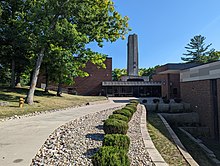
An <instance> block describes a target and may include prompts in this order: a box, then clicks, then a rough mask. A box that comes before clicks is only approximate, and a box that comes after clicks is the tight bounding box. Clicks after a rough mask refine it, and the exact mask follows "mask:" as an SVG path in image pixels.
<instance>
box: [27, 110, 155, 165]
mask: <svg viewBox="0 0 220 166" xmlns="http://www.w3.org/2000/svg"><path fill="white" fill-rule="evenodd" d="M115 109H119V107H118V108H115ZM115 109H108V110H104V111H101V112H98V113H95V114H89V115H86V116H83V117H81V118H78V119H76V120H73V121H71V122H69V123H67V124H65V125H63V126H61V127H59V128H58V129H56V130H55V131H54V132H53V133H52V134H51V135H50V136H49V138H48V139H47V140H46V141H45V143H44V145H43V146H42V147H41V149H40V150H39V152H38V153H37V155H36V156H35V158H34V159H33V160H32V163H31V166H45V165H50V166H52V165H53V166H75V165H77V166H78V165H80V166H92V162H91V159H90V157H91V156H92V155H94V154H95V153H96V152H97V151H98V149H99V147H101V146H102V140H103V138H104V131H103V120H105V119H107V118H108V116H109V115H111V114H112V112H113V111H114V110H115ZM141 114H142V110H141V107H138V110H137V112H136V113H135V114H134V115H133V117H132V119H131V121H130V122H129V130H128V134H127V135H128V136H129V137H130V139H131V144H130V147H129V152H128V156H129V158H130V159H131V166H147V165H149V166H152V165H154V164H153V163H152V162H151V159H150V158H149V155H148V153H147V151H146V150H145V146H144V143H143V140H142V135H141V130H140V117H141Z"/></svg>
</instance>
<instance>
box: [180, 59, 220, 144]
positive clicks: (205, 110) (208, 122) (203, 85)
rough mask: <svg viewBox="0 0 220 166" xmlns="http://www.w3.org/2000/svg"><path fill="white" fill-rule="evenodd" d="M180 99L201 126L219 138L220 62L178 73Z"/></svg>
mask: <svg viewBox="0 0 220 166" xmlns="http://www.w3.org/2000/svg"><path fill="white" fill-rule="evenodd" d="M180 88H181V98H182V99H183V101H185V102H188V103H191V105H192V108H193V110H195V111H196V112H198V114H199V117H200V122H201V124H202V125H205V126H208V127H209V128H210V133H211V136H212V137H213V138H215V139H216V140H219V138H220V104H219V103H220V61H217V62H213V63H208V64H204V65H200V66H197V67H192V68H190V69H186V70H182V71H181V72H180Z"/></svg>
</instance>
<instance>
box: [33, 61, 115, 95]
mask: <svg viewBox="0 0 220 166" xmlns="http://www.w3.org/2000/svg"><path fill="white" fill-rule="evenodd" d="M105 65H106V69H103V68H97V66H96V65H94V64H92V63H90V62H89V63H88V64H87V66H86V68H85V69H83V70H84V71H86V72H88V73H89V74H90V76H88V77H83V78H82V77H78V78H76V79H75V84H74V85H72V86H68V85H63V92H66V93H68V92H70V93H72V92H73V90H76V91H77V94H78V95H99V94H100V93H101V90H102V88H101V83H102V81H111V80H112V58H107V59H106V61H105ZM41 83H45V76H44V74H43V73H42V72H41V73H40V74H39V78H38V83H37V87H40V86H41ZM57 86H58V85H57V84H54V83H50V85H49V89H50V90H55V91H56V90H57ZM68 88H71V89H72V90H71V91H72V92H71V91H69V90H68Z"/></svg>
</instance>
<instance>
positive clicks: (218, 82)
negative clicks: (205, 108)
mask: <svg viewBox="0 0 220 166" xmlns="http://www.w3.org/2000/svg"><path fill="white" fill-rule="evenodd" d="M217 93H218V127H219V138H220V79H218V80H217Z"/></svg>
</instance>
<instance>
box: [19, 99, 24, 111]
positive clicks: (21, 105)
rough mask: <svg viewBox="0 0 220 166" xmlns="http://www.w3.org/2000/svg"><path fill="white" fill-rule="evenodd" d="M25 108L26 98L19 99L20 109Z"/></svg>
mask: <svg viewBox="0 0 220 166" xmlns="http://www.w3.org/2000/svg"><path fill="white" fill-rule="evenodd" d="M23 106H24V98H23V97H20V98H19V107H20V108H22V107H23Z"/></svg>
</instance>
